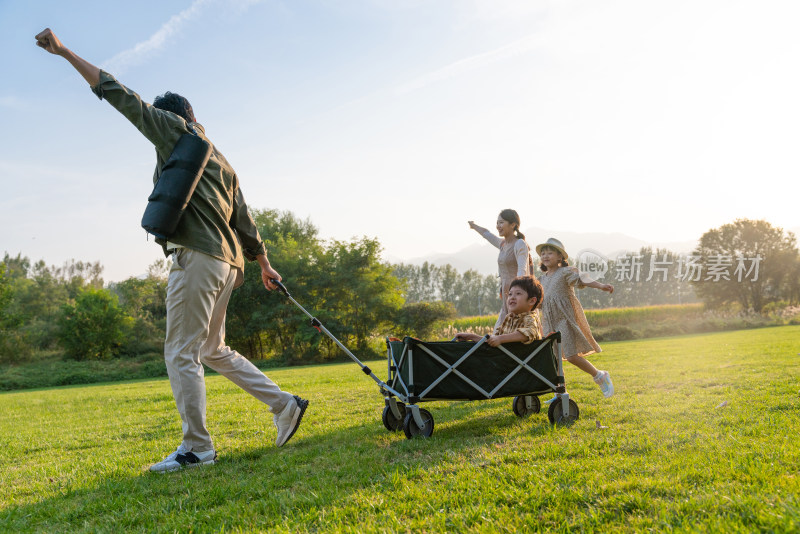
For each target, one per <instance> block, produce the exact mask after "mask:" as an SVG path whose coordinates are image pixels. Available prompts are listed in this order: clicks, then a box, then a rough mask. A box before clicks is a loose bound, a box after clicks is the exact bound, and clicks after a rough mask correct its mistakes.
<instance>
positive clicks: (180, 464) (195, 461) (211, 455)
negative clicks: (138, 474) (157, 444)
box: [150, 443, 217, 473]
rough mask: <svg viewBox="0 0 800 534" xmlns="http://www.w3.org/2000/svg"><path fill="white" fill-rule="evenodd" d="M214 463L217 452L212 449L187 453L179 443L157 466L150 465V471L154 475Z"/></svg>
mask: <svg viewBox="0 0 800 534" xmlns="http://www.w3.org/2000/svg"><path fill="white" fill-rule="evenodd" d="M216 461H217V452H216V451H215V450H214V449H211V450H209V451H202V452H200V451H189V450H186V447H184V446H183V443H181V444H180V446H179V447H178V448H177V449H176V450H175V452H173V453H172V454H170V455H169V456H167V457H166V458H164V459H163V460H161V461H160V462H158V463H157V464H153V465H151V466H150V471H153V472H154V473H169V472H171V471H177V470H179V469H183V468H184V467H198V466H201V465H208V464H213V463H216Z"/></svg>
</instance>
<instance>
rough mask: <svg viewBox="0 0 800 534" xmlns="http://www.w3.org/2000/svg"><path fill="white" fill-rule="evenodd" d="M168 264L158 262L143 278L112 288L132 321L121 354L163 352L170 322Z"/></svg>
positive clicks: (163, 261) (111, 286) (161, 261)
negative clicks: (168, 317) (168, 311)
mask: <svg viewBox="0 0 800 534" xmlns="http://www.w3.org/2000/svg"><path fill="white" fill-rule="evenodd" d="M168 269H169V262H167V261H166V260H157V261H156V262H155V263H153V264H152V265H150V266H149V267H148V274H147V276H145V277H144V278H134V277H131V278H128V279H127V280H123V281H122V282H117V283H114V284H111V285H109V288H108V289H109V291H111V292H112V293H114V294H115V295H117V297H118V299H119V304H120V307H121V309H122V311H123V312H124V313H125V315H126V316H128V317H130V318H131V320H130V321H129V324H130V328H129V329H128V330H127V331H126V341H125V344H124V347H123V349H122V352H124V353H128V354H131V355H136V354H139V353H141V352H161V350H162V349H163V342H164V334H165V331H166V318H167V307H166V297H167V272H168Z"/></svg>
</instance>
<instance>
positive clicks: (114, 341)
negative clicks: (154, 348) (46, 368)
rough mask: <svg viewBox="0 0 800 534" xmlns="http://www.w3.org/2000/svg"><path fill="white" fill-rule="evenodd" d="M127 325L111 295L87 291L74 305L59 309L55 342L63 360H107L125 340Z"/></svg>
mask: <svg viewBox="0 0 800 534" xmlns="http://www.w3.org/2000/svg"><path fill="white" fill-rule="evenodd" d="M129 321H130V318H127V317H126V316H125V314H124V313H123V312H122V310H121V309H120V307H119V304H118V300H117V296H116V295H115V294H113V293H111V292H109V291H106V290H104V289H93V288H88V289H85V290H83V291H82V292H81V293H80V294H79V295H78V297H77V298H76V299H75V303H74V304H71V303H70V304H65V305H63V306H62V308H61V316H60V317H59V319H58V326H59V329H58V340H59V343H60V344H61V346H62V347H63V348H64V350H65V351H66V354H67V356H69V357H70V358H73V359H75V360H102V359H108V358H110V357H111V356H112V355H113V354H114V352H115V351H117V350H119V348H120V346H121V345H122V343H123V341H124V340H125V334H124V328H125V327H126V326H127V325H126V323H127V322H129Z"/></svg>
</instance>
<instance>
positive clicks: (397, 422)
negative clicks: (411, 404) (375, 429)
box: [381, 402, 406, 432]
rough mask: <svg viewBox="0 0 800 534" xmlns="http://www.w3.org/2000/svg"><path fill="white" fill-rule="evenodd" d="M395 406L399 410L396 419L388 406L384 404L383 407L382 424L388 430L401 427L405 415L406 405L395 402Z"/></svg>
mask: <svg viewBox="0 0 800 534" xmlns="http://www.w3.org/2000/svg"><path fill="white" fill-rule="evenodd" d="M397 408H398V409H399V410H400V418H399V419H398V418H397V417H395V415H394V412H393V411H392V408H391V407H390V406H386V407H385V408H384V409H383V417H381V419H382V420H383V426H385V427H386V430H388V431H389V432H397V431H398V430H401V429H402V428H403V420H404V419H405V416H406V405H405V404H403V403H402V402H398V403H397Z"/></svg>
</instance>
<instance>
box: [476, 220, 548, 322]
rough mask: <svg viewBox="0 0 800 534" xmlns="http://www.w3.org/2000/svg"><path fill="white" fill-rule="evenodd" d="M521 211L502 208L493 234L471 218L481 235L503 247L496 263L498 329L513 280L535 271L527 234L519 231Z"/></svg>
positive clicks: (504, 316)
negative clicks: (501, 302)
mask: <svg viewBox="0 0 800 534" xmlns="http://www.w3.org/2000/svg"><path fill="white" fill-rule="evenodd" d="M519 224H520V223H519V215H518V214H517V212H516V211H514V210H503V211H501V212H500V215H498V216H497V234H498V236H500V237H498V236H496V235H494V234H492V233H491V232H490V231H489V230H487V229H486V228H483V227H482V226H478V225H477V224H475V222H473V221H469V227H470V228H472V229H473V230H475V231H476V232H478V233H479V234H480V235H482V236H483V237H484V238H485V239H486V240H487V241H488V242H489V243H491V244H492V245H494V246H495V247H497V248H499V249H500V254H499V255H498V256H497V266H498V270H499V271H500V299H501V300H502V301H503V307H502V308H501V309H500V313H499V316H498V318H497V323H495V325H494V327H495V329H497V327H499V326H500V325H501V324H502V323H503V319H505V318H506V315H508V306H507V303H506V298H505V297H506V295H507V294H508V290H509V288H510V287H511V282H512V281H513V280H514V278H516V277H518V276H526V275H532V274H533V260H532V259H531V256H530V247H529V246H528V243H526V242H525V235H524V234H523V233H522V232H520V231H519Z"/></svg>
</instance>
